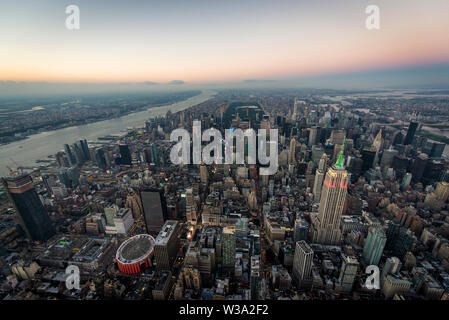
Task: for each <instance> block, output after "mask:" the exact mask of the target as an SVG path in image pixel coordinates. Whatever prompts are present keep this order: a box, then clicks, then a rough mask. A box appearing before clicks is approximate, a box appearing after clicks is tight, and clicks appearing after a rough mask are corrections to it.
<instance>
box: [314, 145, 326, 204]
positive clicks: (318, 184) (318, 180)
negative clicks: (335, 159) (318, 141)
mask: <svg viewBox="0 0 449 320" xmlns="http://www.w3.org/2000/svg"><path fill="white" fill-rule="evenodd" d="M326 168H327V155H326V154H325V153H323V155H322V156H321V159H320V163H319V164H318V169H317V170H316V172H315V181H314V183H313V200H314V201H315V202H319V201H320V199H321V190H322V189H323V181H324V176H325V174H326Z"/></svg>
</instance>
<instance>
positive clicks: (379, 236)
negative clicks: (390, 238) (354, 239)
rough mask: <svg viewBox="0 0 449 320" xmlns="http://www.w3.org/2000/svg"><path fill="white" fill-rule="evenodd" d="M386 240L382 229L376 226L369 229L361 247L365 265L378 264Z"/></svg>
mask: <svg viewBox="0 0 449 320" xmlns="http://www.w3.org/2000/svg"><path fill="white" fill-rule="evenodd" d="M386 242H387V236H386V235H385V232H383V231H382V229H380V228H378V227H372V228H370V229H369V231H368V236H367V238H366V241H365V246H364V247H363V260H364V261H365V263H366V264H367V265H376V266H377V265H379V262H380V258H381V257H382V253H383V251H384V248H385V244H386Z"/></svg>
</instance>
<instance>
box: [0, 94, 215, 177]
mask: <svg viewBox="0 0 449 320" xmlns="http://www.w3.org/2000/svg"><path fill="white" fill-rule="evenodd" d="M214 95H215V92H213V91H202V93H201V94H199V95H197V96H194V97H191V98H189V99H187V100H184V101H180V102H176V103H173V104H170V105H166V106H161V107H154V108H150V109H148V110H145V111H139V112H136V113H131V114H128V115H126V116H123V117H120V118H115V119H109V120H104V121H99V122H94V123H89V124H86V125H81V126H75V127H68V128H64V129H59V130H53V131H46V132H42V133H39V134H35V135H31V136H29V137H28V138H27V139H25V140H20V141H16V142H13V143H10V144H7V145H3V146H0V176H5V175H7V174H9V170H8V168H6V166H10V167H11V168H13V169H15V168H16V167H17V166H16V165H15V164H14V162H13V161H11V160H10V158H11V159H13V160H15V161H16V162H17V163H18V164H19V165H21V166H24V167H33V166H35V165H36V160H39V159H47V157H48V156H49V155H54V154H55V153H57V152H58V151H61V150H63V148H64V144H65V143H68V144H72V143H74V142H75V141H77V140H80V139H86V140H87V141H95V140H97V138H98V137H103V136H107V135H114V134H121V133H123V132H124V131H126V129H127V128H129V127H135V128H139V127H144V125H145V121H146V120H148V119H149V118H153V117H156V116H163V115H165V114H166V113H167V111H168V110H171V112H177V111H181V110H184V109H188V108H190V107H193V106H195V105H197V104H200V103H202V102H205V101H207V100H209V99H211V98H212V97H213V96H214Z"/></svg>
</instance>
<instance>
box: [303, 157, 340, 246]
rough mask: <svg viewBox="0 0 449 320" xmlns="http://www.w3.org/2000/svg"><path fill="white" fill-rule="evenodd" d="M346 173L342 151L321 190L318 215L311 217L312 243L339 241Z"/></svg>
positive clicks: (333, 242) (334, 242)
mask: <svg viewBox="0 0 449 320" xmlns="http://www.w3.org/2000/svg"><path fill="white" fill-rule="evenodd" d="M348 180H349V179H348V172H347V171H346V170H345V168H344V166H343V149H342V151H341V152H340V155H339V157H338V160H337V162H336V163H335V164H334V165H333V166H332V167H331V168H329V170H328V171H327V173H326V177H325V179H324V183H323V189H322V190H321V201H320V207H319V209H318V215H316V216H314V217H313V220H312V222H313V230H312V241H313V242H314V243H321V244H328V245H333V244H338V243H339V242H340V241H341V230H340V220H341V215H342V213H343V208H344V203H345V200H346V193H347V187H348Z"/></svg>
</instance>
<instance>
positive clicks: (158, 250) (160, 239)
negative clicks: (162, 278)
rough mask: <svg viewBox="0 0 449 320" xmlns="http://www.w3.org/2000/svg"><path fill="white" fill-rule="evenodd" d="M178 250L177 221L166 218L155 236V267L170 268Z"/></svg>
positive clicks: (160, 268)
mask: <svg viewBox="0 0 449 320" xmlns="http://www.w3.org/2000/svg"><path fill="white" fill-rule="evenodd" d="M178 250H179V223H178V221H176V220H167V222H165V224H164V225H163V227H162V229H161V231H160V232H159V234H158V236H157V237H156V242H155V245H154V257H155V260H156V269H158V270H170V268H171V267H172V265H173V262H174V260H175V258H176V255H177V253H178Z"/></svg>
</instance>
